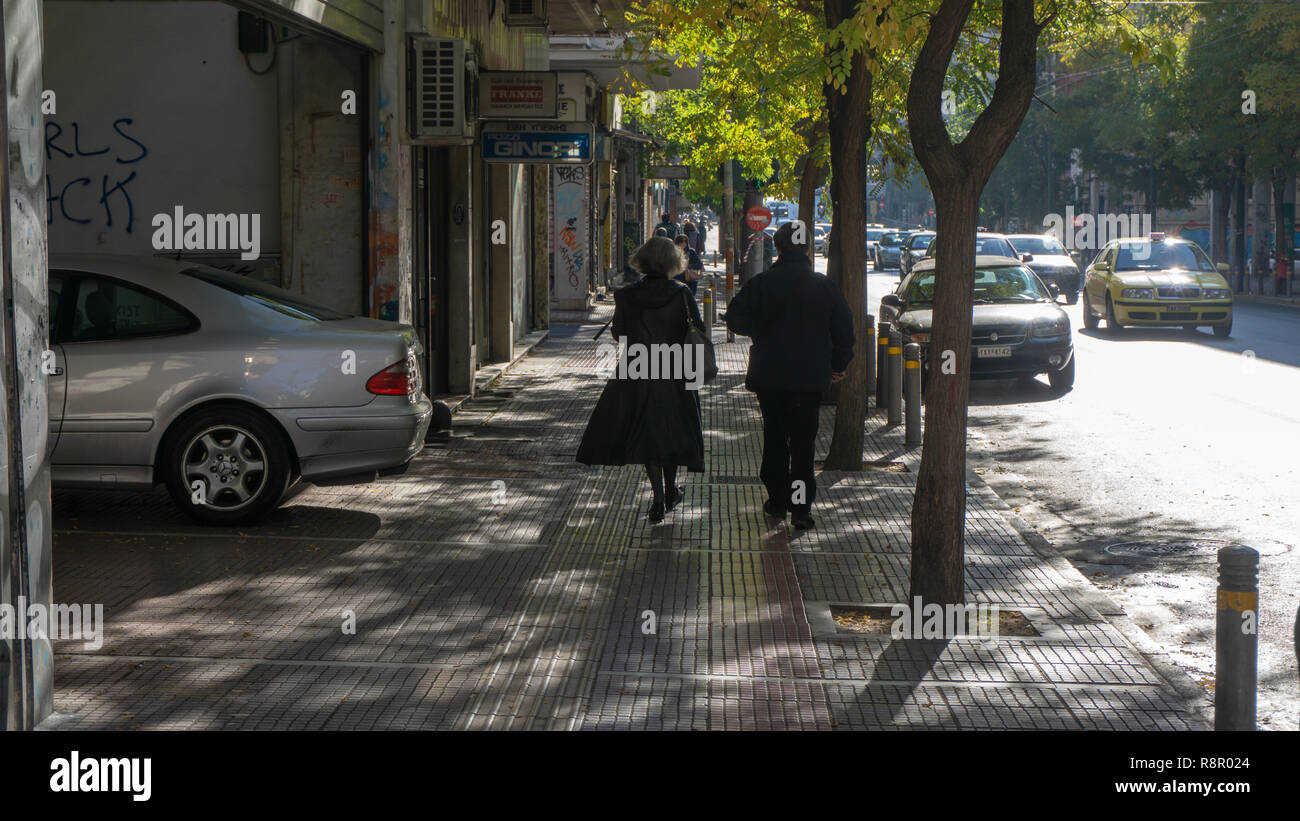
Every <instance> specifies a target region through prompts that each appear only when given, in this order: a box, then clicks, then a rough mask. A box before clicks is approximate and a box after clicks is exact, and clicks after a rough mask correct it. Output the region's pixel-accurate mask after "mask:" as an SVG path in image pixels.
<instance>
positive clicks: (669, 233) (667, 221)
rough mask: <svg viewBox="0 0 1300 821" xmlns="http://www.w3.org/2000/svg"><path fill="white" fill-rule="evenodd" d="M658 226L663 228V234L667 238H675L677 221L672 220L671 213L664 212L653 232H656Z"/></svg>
mask: <svg viewBox="0 0 1300 821" xmlns="http://www.w3.org/2000/svg"><path fill="white" fill-rule="evenodd" d="M660 228H662V229H664V236H666V237H668V239H676V238H677V223H675V222H673V215H672V214H668V213H665V214H664V216H663V219H661V220H659V224H658V225H656V226H655V232H656V233H658V230H659V229H660Z"/></svg>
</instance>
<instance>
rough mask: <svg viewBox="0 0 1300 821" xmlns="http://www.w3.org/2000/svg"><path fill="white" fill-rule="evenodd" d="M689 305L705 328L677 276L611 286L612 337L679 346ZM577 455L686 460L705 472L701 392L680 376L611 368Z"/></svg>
mask: <svg viewBox="0 0 1300 821" xmlns="http://www.w3.org/2000/svg"><path fill="white" fill-rule="evenodd" d="M687 311H689V312H690V315H691V317H692V319H694V321H695V323H696V325H698V326H701V327H703V324H704V323H703V320H702V319H701V318H700V309H699V306H698V305H696V303H695V299H694V298H693V297H692V296H691V292H690V289H688V288H687V287H686V286H685V285H683V284H681V283H680V282H677V281H675V280H671V279H664V278H654V277H643V278H642V279H640V280H638V281H637V282H635V283H633V284H631V285H629V286H627V287H625V288H620V289H619V290H617V291H615V292H614V323H613V331H614V339H615V341H616V342H621V341H626V343H627V344H629V345H634V344H638V343H639V344H642V345H652V344H656V343H657V344H679V345H680V344H681V343H682V342H683V340H684V339H685V337H686V316H687ZM624 337H625V338H626V339H625V340H623V339H621V338H624ZM577 461H578V462H581V463H582V464H584V465H670V466H671V465H685V466H686V467H687V468H688V469H690V470H692V471H696V472H699V471H703V470H704V428H703V424H702V422H701V419H700V396H699V391H693V390H690V389H688V388H687V387H686V380H684V379H672V378H665V379H619V378H618V375H617V374H615V376H614V378H613V379H610V380H609V381H608V382H607V383H606V384H605V389H604V391H602V392H601V394H600V399H599V400H598V401H597V402H596V407H595V408H594V409H593V410H592V412H591V418H590V419H589V420H588V421H587V429H586V431H585V432H584V433H583V435H582V443H581V444H580V445H579V446H578V454H577Z"/></svg>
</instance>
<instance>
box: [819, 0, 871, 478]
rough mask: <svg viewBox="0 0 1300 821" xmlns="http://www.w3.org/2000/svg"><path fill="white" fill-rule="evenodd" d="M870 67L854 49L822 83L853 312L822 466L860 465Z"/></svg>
mask: <svg viewBox="0 0 1300 821" xmlns="http://www.w3.org/2000/svg"><path fill="white" fill-rule="evenodd" d="M856 6H857V0H826V23H827V25H828V27H830V28H834V27H836V26H838V25H839V24H840V22H841V21H842V20H845V19H848V18H850V17H852V16H853V12H854V10H855V8H856ZM871 82H872V76H871V72H870V71H868V70H867V56H866V54H865V53H863V52H862V51H858V52H855V53H854V55H853V58H852V61H851V63H850V74H849V77H848V80H847V82H846V83H845V88H844V91H843V92H840V91H838V90H837V89H835V88H834V87H833V86H830V85H826V86H824V87H823V95H824V96H825V98H826V121H827V129H828V131H829V134H830V143H831V171H832V175H831V203H832V207H833V208H834V209H835V222H834V226H833V227H832V229H831V233H832V236H835V235H838V236H839V237H840V239H841V241H840V242H837V243H836V247H835V251H836V254H835V257H834V258H833V259H832V262H833V263H834V265H835V266H836V267H837V273H838V275H839V277H840V281H839V284H840V288H841V290H842V291H843V292H844V299H845V300H846V301H847V302H848V303H849V310H850V311H852V312H853V336H854V344H853V361H852V362H850V363H849V370H848V373H847V374H846V376H845V378H844V380H843V381H842V382H840V391H839V398H838V400H837V402H836V408H835V430H834V432H833V433H832V435H831V446H830V451H829V452H828V453H827V454H826V463H825V469H826V470H862V428H863V424H864V422H865V421H866V418H867V357H868V356H875V353H876V352H875V351H869V350H867V349H866V348H867V346H866V340H867V320H866V313H867V311H866V307H867V248H866V236H867V190H866V179H867V140H868V139H869V138H870V137H871Z"/></svg>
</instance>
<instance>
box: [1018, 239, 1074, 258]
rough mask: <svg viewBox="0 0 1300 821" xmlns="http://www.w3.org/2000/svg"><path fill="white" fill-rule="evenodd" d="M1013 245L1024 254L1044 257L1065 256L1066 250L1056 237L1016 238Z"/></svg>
mask: <svg viewBox="0 0 1300 821" xmlns="http://www.w3.org/2000/svg"><path fill="white" fill-rule="evenodd" d="M1011 244H1012V245H1014V246H1015V248H1016V250H1017V251H1019V252H1020V253H1022V254H1042V255H1043V256H1062V257H1063V256H1065V255H1066V253H1065V248H1064V247H1062V245H1061V243H1059V242H1057V241H1056V238H1055V237H1016V238H1014V239H1012V240H1011Z"/></svg>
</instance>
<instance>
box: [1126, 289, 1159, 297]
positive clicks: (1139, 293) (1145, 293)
mask: <svg viewBox="0 0 1300 821" xmlns="http://www.w3.org/2000/svg"><path fill="white" fill-rule="evenodd" d="M1155 295H1156V292H1155V291H1153V290H1152V289H1150V288H1125V289H1124V291H1123V292H1122V293H1121V294H1120V296H1121V297H1122V298H1124V299H1154V298H1155Z"/></svg>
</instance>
